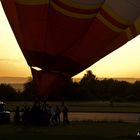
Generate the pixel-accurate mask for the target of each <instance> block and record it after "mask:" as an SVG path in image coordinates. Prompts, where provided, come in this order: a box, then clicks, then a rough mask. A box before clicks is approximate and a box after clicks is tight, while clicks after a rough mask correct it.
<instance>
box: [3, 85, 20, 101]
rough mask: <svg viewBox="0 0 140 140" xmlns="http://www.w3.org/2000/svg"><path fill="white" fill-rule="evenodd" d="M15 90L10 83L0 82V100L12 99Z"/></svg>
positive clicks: (14, 95) (15, 93)
mask: <svg viewBox="0 0 140 140" xmlns="http://www.w3.org/2000/svg"><path fill="white" fill-rule="evenodd" d="M16 95H17V92H16V90H15V89H14V88H13V87H12V86H11V85H10V84H0V100H4V101H9V100H14V98H15V97H16Z"/></svg>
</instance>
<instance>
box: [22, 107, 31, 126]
mask: <svg viewBox="0 0 140 140" xmlns="http://www.w3.org/2000/svg"><path fill="white" fill-rule="evenodd" d="M29 121H30V108H29V107H28V106H25V107H24V111H23V114H22V122H23V124H27V123H29Z"/></svg>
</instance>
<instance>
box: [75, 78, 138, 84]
mask: <svg viewBox="0 0 140 140" xmlns="http://www.w3.org/2000/svg"><path fill="white" fill-rule="evenodd" d="M97 79H98V80H103V79H110V78H97ZM112 79H114V80H118V81H126V82H129V83H134V82H136V81H140V78H112ZM80 80H81V78H73V81H76V82H79V81H80Z"/></svg>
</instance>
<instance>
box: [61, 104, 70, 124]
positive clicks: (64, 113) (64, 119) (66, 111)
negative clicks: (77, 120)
mask: <svg viewBox="0 0 140 140" xmlns="http://www.w3.org/2000/svg"><path fill="white" fill-rule="evenodd" d="M62 112H63V124H69V120H68V109H67V107H66V106H64V108H63V110H62Z"/></svg>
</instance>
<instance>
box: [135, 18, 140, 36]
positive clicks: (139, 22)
mask: <svg viewBox="0 0 140 140" xmlns="http://www.w3.org/2000/svg"><path fill="white" fill-rule="evenodd" d="M134 26H135V28H136V31H137V33H138V34H140V17H139V18H138V19H137V20H136V21H135V22H134Z"/></svg>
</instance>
